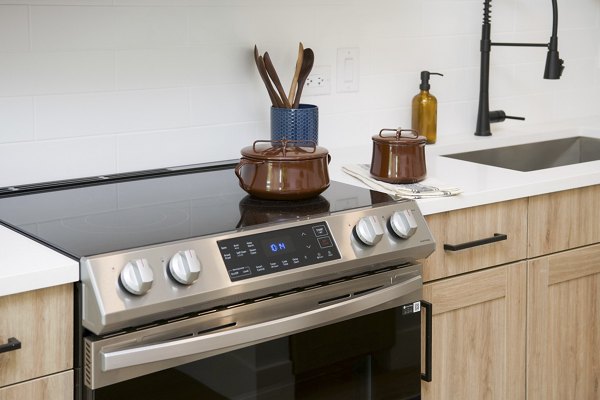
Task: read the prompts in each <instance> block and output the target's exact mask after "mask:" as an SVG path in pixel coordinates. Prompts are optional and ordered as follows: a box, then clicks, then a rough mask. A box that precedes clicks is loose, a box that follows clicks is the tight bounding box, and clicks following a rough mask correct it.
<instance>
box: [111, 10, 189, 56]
mask: <svg viewBox="0 0 600 400" xmlns="http://www.w3.org/2000/svg"><path fill="white" fill-rule="evenodd" d="M112 10H113V11H114V35H115V45H116V47H117V48H119V49H129V48H134V49H140V48H142V49H143V48H154V47H176V46H183V45H186V44H188V43H189V41H188V38H189V34H188V16H187V14H188V11H187V9H185V8H174V7H115V8H113V9H112Z"/></svg>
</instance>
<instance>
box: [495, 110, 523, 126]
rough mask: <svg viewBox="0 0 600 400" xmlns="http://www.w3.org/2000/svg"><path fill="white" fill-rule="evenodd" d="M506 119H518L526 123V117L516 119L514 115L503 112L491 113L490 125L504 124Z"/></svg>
mask: <svg viewBox="0 0 600 400" xmlns="http://www.w3.org/2000/svg"><path fill="white" fill-rule="evenodd" d="M505 119H518V120H520V121H525V117H515V116H512V115H506V113H505V112H504V111H502V110H495V111H490V123H494V122H502V121H504V120H505Z"/></svg>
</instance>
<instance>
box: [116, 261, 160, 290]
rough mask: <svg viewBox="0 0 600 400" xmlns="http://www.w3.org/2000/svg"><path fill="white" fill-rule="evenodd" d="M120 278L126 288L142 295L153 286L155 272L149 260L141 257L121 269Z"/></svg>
mask: <svg viewBox="0 0 600 400" xmlns="http://www.w3.org/2000/svg"><path fill="white" fill-rule="evenodd" d="M120 279H121V284H123V287H124V288H125V290H127V291H128V292H129V293H131V294H135V295H136V296H141V295H143V294H145V293H146V292H147V291H148V290H150V288H151V287H152V282H153V281H154V274H153V273H152V268H150V265H149V264H148V260H146V259H145V258H140V259H138V260H132V261H129V262H128V263H127V264H125V267H123V270H122V271H121V275H120Z"/></svg>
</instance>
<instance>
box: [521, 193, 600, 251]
mask: <svg viewBox="0 0 600 400" xmlns="http://www.w3.org/2000/svg"><path fill="white" fill-rule="evenodd" d="M598 204H600V185H596V186H589V187H584V188H581V189H573V190H566V191H564V192H557V193H550V194H545V195H540V196H534V197H531V198H530V199H529V213H528V219H529V221H528V224H529V249H528V258H534V257H538V256H541V255H545V254H550V253H555V252H558V251H562V250H567V249H572V248H575V247H581V246H585V245H588V244H594V243H598V242H600V207H598Z"/></svg>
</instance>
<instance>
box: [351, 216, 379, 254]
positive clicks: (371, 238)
mask: <svg viewBox="0 0 600 400" xmlns="http://www.w3.org/2000/svg"><path fill="white" fill-rule="evenodd" d="M354 234H355V235H356V237H357V238H358V240H360V242H361V243H363V244H366V245H367V246H375V245H376V244H377V243H378V242H379V241H380V240H381V238H382V237H383V228H382V227H381V222H379V218H378V217H376V216H374V215H371V216H368V217H363V218H361V219H360V220H359V221H358V223H357V224H356V226H355V227H354Z"/></svg>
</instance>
